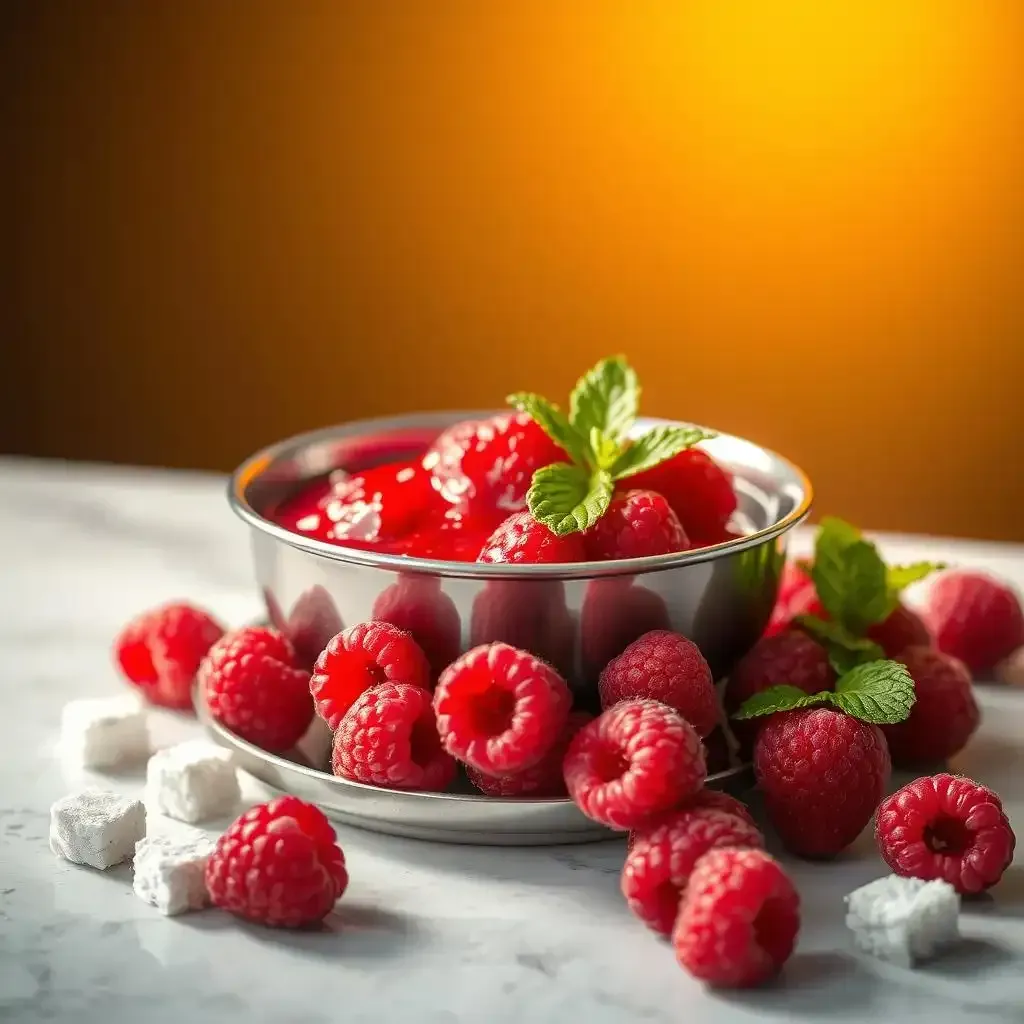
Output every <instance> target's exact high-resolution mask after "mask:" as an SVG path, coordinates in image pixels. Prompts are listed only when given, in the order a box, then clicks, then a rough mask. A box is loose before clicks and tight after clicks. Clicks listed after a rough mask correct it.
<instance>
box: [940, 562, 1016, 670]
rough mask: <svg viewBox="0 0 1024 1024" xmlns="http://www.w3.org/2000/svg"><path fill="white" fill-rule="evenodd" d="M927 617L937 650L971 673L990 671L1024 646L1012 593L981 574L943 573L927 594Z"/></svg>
mask: <svg viewBox="0 0 1024 1024" xmlns="http://www.w3.org/2000/svg"><path fill="white" fill-rule="evenodd" d="M925 618H926V620H927V622H928V625H929V627H930V629H931V631H932V634H933V635H934V637H935V645H936V646H937V647H938V648H939V650H940V651H943V652H944V653H945V654H951V655H953V657H954V658H959V659H960V660H961V661H962V662H964V664H965V665H966V666H967V667H968V668H969V669H970V670H971V671H972V672H974V673H982V672H987V671H989V669H992V668H994V667H995V666H996V665H998V664H999V662H1001V661H1002V660H1003V659H1004V658H1007V657H1009V656H1010V655H1011V654H1012V653H1013V652H1014V651H1015V650H1016V649H1017V648H1018V647H1021V646H1024V612H1022V611H1021V606H1020V601H1019V600H1018V598H1017V595H1016V593H1014V591H1013V590H1012V589H1011V588H1010V587H1008V586H1007V585H1006V584H1004V583H1001V582H1000V581H999V580H997V579H994V578H993V577H991V576H986V575H985V574H984V573H978V572H946V573H943V574H942V575H941V576H940V577H939V578H938V579H937V580H936V581H935V583H934V585H933V586H932V588H931V592H930V594H929V595H928V606H927V609H926V611H925Z"/></svg>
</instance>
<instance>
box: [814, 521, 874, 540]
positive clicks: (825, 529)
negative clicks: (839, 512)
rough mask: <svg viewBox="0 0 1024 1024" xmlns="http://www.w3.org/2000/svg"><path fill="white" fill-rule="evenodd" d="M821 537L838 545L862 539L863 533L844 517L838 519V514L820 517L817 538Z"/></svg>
mask: <svg viewBox="0 0 1024 1024" xmlns="http://www.w3.org/2000/svg"><path fill="white" fill-rule="evenodd" d="M822 537H825V538H827V539H828V540H829V541H831V542H833V543H837V544H840V545H845V544H856V543H857V541H859V540H863V539H864V536H863V534H862V533H861V532H860V530H858V529H857V527H856V526H854V525H853V523H848V522H847V521H846V520H845V519H840V518H839V517H838V516H823V517H822V520H821V527H820V528H819V531H818V539H819V540H821V538H822Z"/></svg>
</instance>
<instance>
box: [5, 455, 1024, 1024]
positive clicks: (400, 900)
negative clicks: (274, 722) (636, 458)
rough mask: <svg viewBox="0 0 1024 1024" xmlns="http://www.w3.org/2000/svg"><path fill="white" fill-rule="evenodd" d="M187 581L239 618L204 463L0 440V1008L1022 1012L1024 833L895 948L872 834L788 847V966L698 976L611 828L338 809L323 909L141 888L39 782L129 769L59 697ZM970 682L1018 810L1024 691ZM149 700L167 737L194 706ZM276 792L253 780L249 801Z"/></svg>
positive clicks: (1009, 550)
mask: <svg viewBox="0 0 1024 1024" xmlns="http://www.w3.org/2000/svg"><path fill="white" fill-rule="evenodd" d="M800 542H801V543H802V544H804V545H806V542H807V537H806V535H803V536H802V537H801V538H800ZM881 542H882V544H883V547H884V549H885V550H886V552H887V553H888V554H889V555H890V556H891V557H893V558H894V559H901V560H909V559H912V558H916V557H922V556H925V555H927V556H931V557H942V558H945V559H948V560H950V561H956V562H960V563H967V564H972V565H978V566H981V567H985V568H988V569H991V570H995V571H997V572H999V573H1001V574H1002V575H1004V576H1008V577H1010V578H1012V579H1014V580H1015V581H1016V582H1017V584H1018V585H1024V547H1021V546H1013V545H998V544H983V543H973V542H962V541H945V540H930V539H923V538H916V539H910V538H900V537H883V538H881ZM182 596H184V597H190V598H193V599H195V600H196V601H198V602H200V603H202V604H204V605H207V606H208V607H210V608H212V609H214V610H215V611H216V612H217V613H218V614H219V615H220V616H221V617H222V618H224V619H225V620H227V621H230V622H242V621H245V620H246V619H248V618H251V617H252V616H254V615H255V614H257V613H258V611H259V603H258V599H257V595H256V593H255V589H254V588H253V586H252V585H251V581H250V577H249V564H248V541H247V537H246V533H245V530H244V529H243V527H242V526H241V524H240V523H238V522H237V521H236V520H235V519H234V518H233V516H232V515H231V514H230V513H229V512H228V510H227V507H226V503H225V501H224V497H223V482H222V480H221V479H220V478H217V477H211V476H203V475H199V474H183V473H170V472H161V471H152V470H149V471H135V470H125V469H112V468H108V467H95V466H76V465H70V464H62V463H43V462H33V461H28V460H0V659H2V660H0V667H2V674H0V686H2V691H0V692H2V694H3V704H2V714H0V750H2V756H0V1021H12V1022H14V1021H17V1022H26V1024H29V1022H34V1021H55V1020H56V1021H63V1020H68V1021H74V1022H75V1024H100V1022H108V1021H114V1020H134V1021H144V1022H147V1024H149V1022H153V1024H161V1022H167V1024H172V1022H173V1024H181V1022H182V1021H188V1022H189V1024H205V1022H207V1021H211V1022H214V1021H216V1022H223V1024H234V1022H243V1021H246V1022H251V1021H264V1020H266V1021H270V1020H274V1021H283V1022H289V1024H291V1022H294V1024H320V1022H323V1024H338V1022H339V1021H344V1022H345V1024H359V1022H371V1021H372V1022H382V1021H384V1022H388V1021H396V1022H410V1024H418V1022H422V1024H513V1022H516V1024H518V1022H521V1021H526V1020H529V1021H531V1022H532V1024H561V1022H563V1021H566V1020H569V1019H574V1018H582V1019H585V1020H587V1021H588V1024H619V1022H627V1021H630V1022H632V1021H649V1022H655V1024H662V1022H665V1024H668V1022H676V1021H700V1022H702V1024H741V1022H743V1021H755V1020H757V1021H764V1020H771V1019H776V1020H798V1021H799V1020H807V1021H826V1020H827V1021H866V1020H869V1019H878V1020H896V1019H899V1020H924V1019H929V1020H931V1021H933V1022H939V1024H953V1022H960V1021H982V1022H984V1021H1000V1020H1006V1021H1022V1022H1024V862H1021V856H1020V855H1018V863H1016V864H1015V865H1013V866H1012V867H1011V868H1010V870H1009V872H1008V873H1007V875H1006V877H1005V878H1004V880H1003V882H1002V884H1001V885H1000V886H999V888H997V889H996V890H995V891H994V894H993V895H991V896H990V897H985V898H982V899H981V900H978V901H975V902H971V903H969V904H965V907H964V913H963V918H962V924H963V931H964V934H965V936H966V939H965V942H964V944H963V946H962V947H961V948H960V949H959V950H958V951H957V953H956V954H955V955H950V956H948V957H946V958H945V959H944V960H942V961H941V962H938V963H936V964H934V965H932V966H929V967H928V968H926V969H922V970H919V971H916V972H909V971H901V970H897V969H889V968H887V967H885V966H883V965H876V964H872V963H869V962H866V961H864V960H862V959H859V958H858V957H856V956H854V955H853V954H852V953H851V951H850V947H849V944H848V942H847V938H846V935H845V934H844V929H843V923H842V922H843V902H842V897H843V895H844V894H845V893H846V892H848V891H849V890H851V889H852V888H854V887H856V886H857V885H860V884H862V883H864V882H867V881H869V880H871V879H872V878H875V877H878V876H879V875H881V874H883V873H884V869H883V866H882V864H881V862H880V861H879V860H878V858H877V855H876V854H875V852H874V849H873V845H872V842H871V838H870V835H867V834H866V835H863V836H862V837H861V839H860V840H859V841H858V842H857V843H856V844H855V846H854V847H853V848H852V849H851V850H850V851H848V852H847V854H846V855H844V856H843V857H842V858H841V859H840V860H839V861H837V862H835V863H832V864H806V863H799V862H794V861H790V860H787V864H788V865H789V867H790V869H791V871H792V873H793V876H794V878H795V880H796V882H797V885H798V887H799V889H800V891H801V895H802V899H803V920H804V923H803V929H802V932H801V935H800V941H799V945H798V949H797V953H796V955H795V956H794V958H793V959H792V960H791V961H790V963H789V965H788V967H787V969H786V971H785V974H784V976H783V979H782V980H781V981H780V982H779V983H777V984H775V985H773V986H771V987H769V988H767V989H763V990H759V991H754V992H748V993H741V994H714V993H709V992H707V991H705V990H704V989H702V988H701V986H700V985H698V984H697V983H695V982H694V981H693V980H692V979H690V978H689V977H688V976H687V975H686V974H685V973H684V972H683V971H682V970H680V969H679V968H678V967H677V966H676V964H675V962H674V960H673V957H672V952H671V949H670V947H669V946H668V945H667V944H666V943H664V942H661V941H659V940H658V939H656V938H655V937H654V936H653V935H651V934H650V933H649V932H647V931H646V930H645V929H644V928H643V927H642V926H641V925H639V924H638V923H637V922H636V921H634V920H633V919H632V918H631V916H630V914H629V912H628V910H627V909H626V907H625V905H624V903H623V901H622V898H621V896H620V895H619V892H618V872H619V869H620V866H621V863H622V858H623V853H624V844H623V843H622V842H621V841H613V842H609V843H602V844H597V845H591V846H575V847H556V848H547V849H523V850H516V849H495V848H482V847H480V848H477V847H456V846H445V845H438V844H431V843H425V842H416V841H412V840H402V839H395V838H389V837H385V836H377V835H372V834H369V833H364V832H359V831H358V830H354V829H351V828H346V827H344V826H338V834H339V838H340V841H341V844H342V846H343V848H344V849H345V852H346V857H347V861H348V865H349V869H350V873H351V879H352V880H351V885H350V887H349V890H348V892H347V893H346V895H345V897H344V898H343V899H342V901H341V902H340V903H339V904H338V908H337V910H336V912H335V915H334V917H333V918H332V919H331V927H330V929H328V930H326V931H324V932H320V933H284V932H276V931H272V930H268V929H261V928H257V927H255V926H249V925H246V924H244V923H242V922H239V921H236V920H234V919H231V918H229V917H227V916H226V915H223V914H221V913H219V912H217V911H211V912H208V913H201V914H191V915H185V916H183V917H180V918H170V919H168V918H164V917H161V916H160V915H159V914H158V913H157V912H156V911H155V910H154V909H153V908H152V907H149V906H146V905H145V904H143V903H142V902H141V901H140V900H138V899H137V898H136V897H135V896H134V895H133V893H132V890H131V875H130V869H129V868H128V867H127V866H124V865H123V866H121V867H119V868H116V869H114V870H112V871H109V872H105V873H101V872H96V871H91V870H89V869H86V868H80V867H75V866H73V865H71V864H67V863H65V862H63V861H60V860H57V859H56V858H55V857H53V856H52V855H51V853H50V851H49V849H48V846H47V827H48V808H49V805H50V803H51V802H52V801H53V800H55V799H56V798H57V797H59V796H61V795H63V794H64V793H66V792H68V791H69V790H71V789H72V788H75V787H77V786H80V785H82V784H83V783H84V782H86V781H90V782H96V783H99V784H101V785H108V786H111V787H112V788H117V789H120V790H122V791H124V792H126V793H130V794H136V793H139V792H140V791H141V774H140V773H139V772H132V773H128V774H125V775H122V776H120V777H118V778H116V779H113V780H111V779H110V778H109V777H105V776H98V775H91V774H90V773H85V772H82V771H80V770H78V769H75V768H72V767H69V766H67V765H65V764H63V763H62V762H61V760H60V759H59V757H58V756H57V752H56V749H55V740H56V730H57V722H58V717H59V713H60V708H61V705H62V704H63V703H64V702H65V701H67V700H68V699H70V698H72V697H76V696H98V695H103V694H108V693H109V694H113V693H117V692H120V685H121V684H119V682H118V680H117V678H116V676H115V674H114V672H113V670H112V668H111V665H110V660H109V648H110V642H111V638H112V637H113V635H114V634H115V632H116V630H117V629H118V627H119V626H120V625H121V624H122V623H123V622H124V621H125V620H126V619H127V618H129V617H130V616H131V615H132V614H134V613H135V612H136V611H138V610H139V609H140V608H142V607H145V606H147V605H151V604H155V603H158V602H161V601H164V600H168V599H171V598H174V597H182ZM981 699H982V702H983V708H984V712H985V718H984V724H983V727H982V729H981V731H980V732H979V734H978V735H977V736H976V738H975V739H974V740H973V741H972V743H971V745H970V746H969V747H968V749H967V750H966V751H965V752H964V753H963V754H962V755H961V756H960V757H959V758H958V759H957V761H956V762H955V764H954V767H955V768H956V769H957V770H960V771H963V772H965V773H967V774H971V775H974V776H975V777H977V778H978V779H979V780H980V781H983V782H985V783H988V784H990V785H992V786H994V787H995V788H996V789H997V790H998V791H999V792H1000V793H1001V794H1002V796H1003V798H1004V802H1005V804H1006V807H1007V810H1008V812H1009V814H1010V816H1011V820H1012V821H1014V823H1015V824H1016V826H1017V829H1018V831H1021V830H1024V691H1010V690H1006V689H999V688H996V687H986V688H983V689H982V691H981ZM158 719H159V720H158V723H157V731H158V738H159V739H165V740H170V739H174V738H178V737H184V736H187V735H190V734H193V733H195V732H197V729H198V727H197V726H196V724H195V722H194V721H190V720H189V719H188V718H186V717H183V716H174V715H170V714H160V715H159V716H158ZM267 793H268V791H266V790H264V789H263V788H262V787H261V786H260V784H259V783H256V782H255V781H251V782H250V781H249V780H247V782H246V796H247V798H248V799H250V800H251V801H255V800H259V799H265V798H266V797H267ZM151 823H152V824H155V826H156V827H155V830H156V831H166V832H174V831H176V830H177V829H180V828H185V826H179V825H177V824H176V823H174V822H170V821H166V820H163V819H158V818H151ZM224 824H226V822H225V823H224Z"/></svg>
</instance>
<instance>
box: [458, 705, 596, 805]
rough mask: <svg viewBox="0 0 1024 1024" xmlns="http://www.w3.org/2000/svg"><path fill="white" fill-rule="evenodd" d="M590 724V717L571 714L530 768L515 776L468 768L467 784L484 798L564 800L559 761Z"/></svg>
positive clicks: (563, 786) (580, 713)
mask: <svg viewBox="0 0 1024 1024" xmlns="http://www.w3.org/2000/svg"><path fill="white" fill-rule="evenodd" d="M589 721H591V716H590V715H588V714H587V713H586V712H585V711H573V712H571V713H570V714H569V717H568V718H567V719H566V722H565V726H564V727H563V729H562V732H561V735H560V736H559V737H558V739H556V740H555V742H554V745H553V746H552V747H551V749H550V750H548V752H547V753H546V754H545V755H544V756H543V757H542V758H541V759H540V760H539V761H538V762H537V763H536V764H535V765H533V767H532V768H527V769H526V770H525V771H522V772H519V773H518V774H517V775H485V774H484V773H483V772H481V771H479V770H478V769H476V768H474V767H472V765H469V766H467V768H466V775H467V776H469V781H470V782H472V783H473V785H474V786H476V788H477V789H479V790H480V792H481V793H486V794H487V796H497V797H526V796H528V797H530V799H532V800H541V799H547V798H549V797H557V796H565V795H566V790H565V777H564V776H563V775H562V760H563V759H564V757H565V752H566V750H568V749H569V744H570V743H571V742H572V738H573V736H575V735H576V733H578V732H579V731H580V729H582V728H583V726H585V725H586V724H587V722H589Z"/></svg>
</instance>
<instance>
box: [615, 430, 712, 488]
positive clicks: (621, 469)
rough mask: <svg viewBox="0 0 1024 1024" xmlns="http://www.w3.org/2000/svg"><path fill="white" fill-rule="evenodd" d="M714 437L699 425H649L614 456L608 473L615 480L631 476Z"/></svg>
mask: <svg viewBox="0 0 1024 1024" xmlns="http://www.w3.org/2000/svg"><path fill="white" fill-rule="evenodd" d="M714 436H715V435H714V434H709V433H708V432H707V431H705V430H701V429H700V428H699V427H674V426H660V427H652V428H651V429H650V430H648V431H647V433H646V434H644V435H643V436H642V437H639V438H637V439H636V440H635V441H634V442H633V443H632V444H631V445H630V446H629V447H628V448H627V449H626V450H625V451H624V452H623V453H622V454H621V455H620V456H619V457H618V459H617V460H616V461H615V462H614V463H613V464H612V467H611V474H612V476H613V477H615V479H616V480H621V479H622V478H623V477H627V476H634V475H635V474H637V473H642V472H643V471H644V470H645V469H650V468H651V467H652V466H656V465H658V463H659V462H664V461H665V460H666V459H671V458H672V456H673V455H678V454H679V453H680V452H681V451H685V450H686V449H687V448H692V447H693V446H694V445H695V444H698V443H700V442H701V441H707V440H710V439H711V438H712V437H714Z"/></svg>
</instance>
